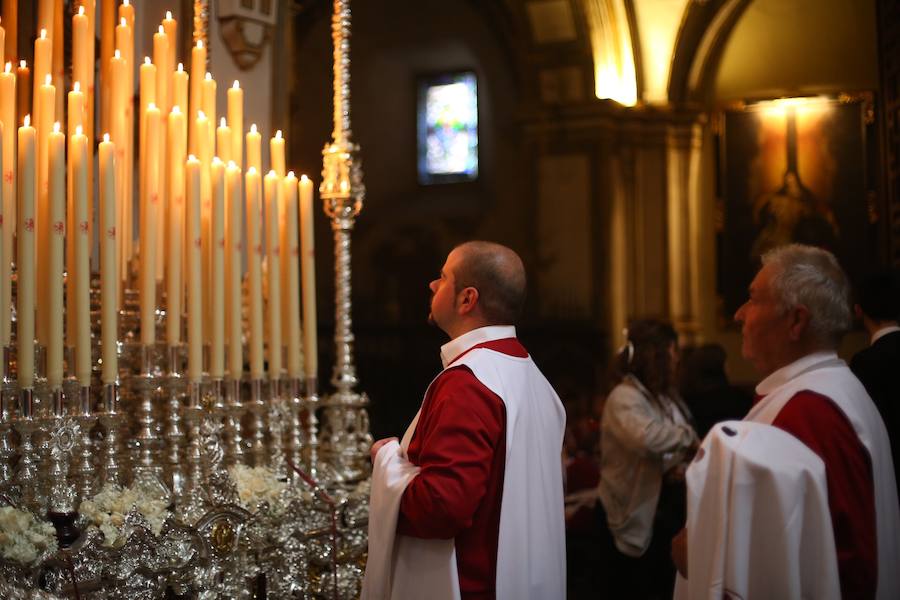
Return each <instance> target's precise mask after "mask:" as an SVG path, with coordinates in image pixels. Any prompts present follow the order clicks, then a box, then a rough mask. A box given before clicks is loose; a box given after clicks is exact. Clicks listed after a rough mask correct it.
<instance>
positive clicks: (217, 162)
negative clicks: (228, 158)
mask: <svg viewBox="0 0 900 600" xmlns="http://www.w3.org/2000/svg"><path fill="white" fill-rule="evenodd" d="M212 164H214V165H221V164H222V159H221V158H219V157H218V156H213V159H212Z"/></svg>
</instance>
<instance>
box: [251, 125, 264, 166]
mask: <svg viewBox="0 0 900 600" xmlns="http://www.w3.org/2000/svg"><path fill="white" fill-rule="evenodd" d="M251 167H253V168H254V169H256V170H257V172H261V171H262V136H261V135H260V134H259V131H257V129H256V123H253V124H252V125H250V131H249V132H248V133H247V170H248V171H249V170H250V168H251Z"/></svg>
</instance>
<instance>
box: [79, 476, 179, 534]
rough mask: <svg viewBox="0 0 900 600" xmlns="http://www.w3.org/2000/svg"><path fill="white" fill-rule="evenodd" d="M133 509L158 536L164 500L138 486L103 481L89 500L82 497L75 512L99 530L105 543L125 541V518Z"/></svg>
mask: <svg viewBox="0 0 900 600" xmlns="http://www.w3.org/2000/svg"><path fill="white" fill-rule="evenodd" d="M132 510H136V511H138V512H139V513H141V515H142V516H143V517H144V519H145V520H146V521H147V524H148V525H149V526H150V531H152V532H153V535H159V534H160V532H161V531H162V526H163V523H164V522H165V520H166V517H168V516H169V510H168V506H167V503H166V501H165V500H160V499H159V498H155V497H152V496H148V495H147V494H146V493H144V492H143V491H142V490H141V489H139V488H134V487H130V488H121V487H119V486H117V485H111V484H107V485H106V486H104V488H103V489H102V490H100V492H99V493H98V494H97V495H96V496H94V498H93V499H92V500H84V501H83V502H82V503H81V507H80V508H79V512H80V513H81V515H82V516H83V517H85V518H86V519H87V520H88V521H89V522H90V523H91V524H92V525H94V526H96V527H97V528H98V529H100V531H101V532H102V533H103V537H104V540H103V544H104V545H105V546H121V545H122V544H124V543H125V537H126V536H125V535H123V526H124V525H125V517H126V516H127V514H128V513H129V512H131V511H132Z"/></svg>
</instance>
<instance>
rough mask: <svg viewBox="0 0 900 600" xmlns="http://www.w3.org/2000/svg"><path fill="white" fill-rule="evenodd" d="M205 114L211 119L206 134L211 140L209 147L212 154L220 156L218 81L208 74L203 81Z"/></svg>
mask: <svg viewBox="0 0 900 600" xmlns="http://www.w3.org/2000/svg"><path fill="white" fill-rule="evenodd" d="M202 94H203V100H202V103H203V108H202V110H203V112H204V114H206V118H207V119H209V131H207V132H206V135H207V137H208V138H209V147H210V149H211V150H212V153H213V154H215V155H217V156H218V151H217V150H216V149H215V148H216V132H215V130H214V128H215V126H216V80H215V79H213V76H212V74H211V73H207V74H206V78H205V79H204V80H203V92H202Z"/></svg>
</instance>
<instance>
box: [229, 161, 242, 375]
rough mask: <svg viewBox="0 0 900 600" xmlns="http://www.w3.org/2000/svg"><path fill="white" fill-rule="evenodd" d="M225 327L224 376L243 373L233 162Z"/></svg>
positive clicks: (237, 177) (237, 176) (238, 209)
mask: <svg viewBox="0 0 900 600" xmlns="http://www.w3.org/2000/svg"><path fill="white" fill-rule="evenodd" d="M225 204H226V207H225V250H226V251H225V320H226V323H225V329H226V340H227V341H228V376H229V378H230V379H234V380H238V381H239V380H240V379H241V376H242V375H243V370H244V365H243V360H244V358H243V348H242V340H241V332H242V329H243V323H242V322H241V255H242V245H243V244H242V240H243V237H244V236H243V233H242V230H243V227H244V219H243V215H244V207H243V206H242V204H241V170H240V168H238V166H237V165H236V164H235V163H234V162H229V163H228V167H227V168H226V169H225Z"/></svg>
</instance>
